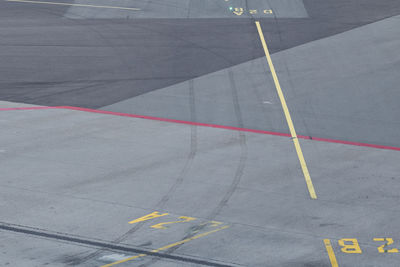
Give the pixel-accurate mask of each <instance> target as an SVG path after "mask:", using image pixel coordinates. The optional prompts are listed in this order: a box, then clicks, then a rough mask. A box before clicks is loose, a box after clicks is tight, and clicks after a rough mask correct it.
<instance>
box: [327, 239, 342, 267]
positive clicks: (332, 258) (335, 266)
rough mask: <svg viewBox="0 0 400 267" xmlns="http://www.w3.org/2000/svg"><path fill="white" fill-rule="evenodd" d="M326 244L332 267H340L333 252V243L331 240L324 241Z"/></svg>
mask: <svg viewBox="0 0 400 267" xmlns="http://www.w3.org/2000/svg"><path fill="white" fill-rule="evenodd" d="M324 244H325V248H326V251H327V252H328V256H329V260H330V261H331V265H332V267H339V265H338V263H337V260H336V256H335V252H334V251H333V248H332V245H331V241H330V240H329V239H324Z"/></svg>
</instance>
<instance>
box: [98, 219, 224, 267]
mask: <svg viewBox="0 0 400 267" xmlns="http://www.w3.org/2000/svg"><path fill="white" fill-rule="evenodd" d="M226 228H229V225H225V226H222V227H220V228H218V229H215V230H212V231H208V232H205V233H202V234H198V235H195V236H192V237H190V238H186V239H184V240H181V241H178V242H175V243H172V244H169V245H166V246H164V247H161V248H158V249H154V250H152V251H151V252H153V253H157V252H160V251H163V250H167V249H169V248H173V247H176V246H179V245H182V244H185V243H187V242H190V241H192V240H195V239H198V238H201V237H204V236H207V235H210V234H213V233H215V232H218V231H221V230H224V229H226ZM144 256H147V254H139V255H136V256H133V257H129V258H126V259H123V260H120V261H116V262H112V263H109V264H106V265H103V266H101V267H110V266H114V265H117V264H120V263H124V262H127V261H131V260H134V259H137V258H141V257H144Z"/></svg>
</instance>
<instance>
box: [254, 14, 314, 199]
mask: <svg viewBox="0 0 400 267" xmlns="http://www.w3.org/2000/svg"><path fill="white" fill-rule="evenodd" d="M256 26H257V30H258V34H259V35H260V39H261V43H262V46H263V48H264V52H265V57H266V58H267V61H268V65H269V68H270V70H271V74H272V78H273V80H274V83H275V87H276V91H277V93H278V96H279V99H280V101H281V105H282V108H283V112H284V113H285V118H286V121H287V124H288V126H289V130H290V135H291V136H292V140H293V143H294V147H295V148H296V152H297V157H298V158H299V161H300V166H301V169H302V171H303V174H304V179H305V180H306V184H307V188H308V191H309V193H310V196H311V198H312V199H317V195H316V194H315V190H314V186H313V183H312V180H311V176H310V172H309V171H308V168H307V164H306V161H305V159H304V156H303V152H302V150H301V146H300V143H299V140H298V139H297V134H296V130H295V129H294V125H293V121H292V117H291V116H290V112H289V109H288V107H287V104H286V100H285V97H284V96H283V92H282V88H281V85H280V83H279V80H278V76H277V75H276V71H275V67H274V64H273V63H272V59H271V55H270V53H269V50H268V46H267V43H266V42H265V38H264V34H263V32H262V29H261V25H260V22H259V21H256Z"/></svg>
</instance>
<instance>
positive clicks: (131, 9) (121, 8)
mask: <svg viewBox="0 0 400 267" xmlns="http://www.w3.org/2000/svg"><path fill="white" fill-rule="evenodd" d="M5 1H6V2H15V3H30V4H42V5H59V6H78V7H93V8H109V9H120V10H130V11H139V10H140V8H135V7H121V6H96V5H85V4H69V3H59V2H47V1H46V2H43V1H30V0H5Z"/></svg>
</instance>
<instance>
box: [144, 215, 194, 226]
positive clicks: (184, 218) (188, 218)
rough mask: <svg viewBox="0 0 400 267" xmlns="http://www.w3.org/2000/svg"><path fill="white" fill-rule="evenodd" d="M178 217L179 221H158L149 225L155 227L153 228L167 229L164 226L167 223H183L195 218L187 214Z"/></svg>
mask: <svg viewBox="0 0 400 267" xmlns="http://www.w3.org/2000/svg"><path fill="white" fill-rule="evenodd" d="M179 219H181V221H173V222H163V223H158V224H155V225H152V226H150V227H151V228H155V229H168V227H165V226H164V225H169V224H174V223H185V222H190V221H194V220H196V218H193V217H187V216H180V217H179Z"/></svg>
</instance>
